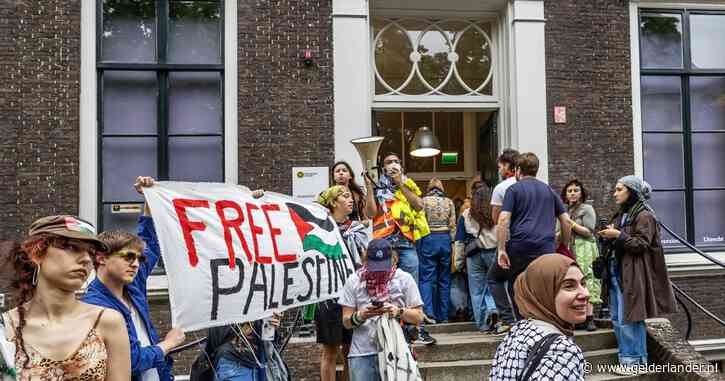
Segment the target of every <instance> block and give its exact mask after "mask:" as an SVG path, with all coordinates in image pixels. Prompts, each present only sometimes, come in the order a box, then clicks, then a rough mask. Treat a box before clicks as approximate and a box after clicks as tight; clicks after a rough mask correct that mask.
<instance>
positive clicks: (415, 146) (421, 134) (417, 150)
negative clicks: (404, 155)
mask: <svg viewBox="0 0 725 381" xmlns="http://www.w3.org/2000/svg"><path fill="white" fill-rule="evenodd" d="M439 153H441V145H440V143H438V138H437V137H436V136H435V134H433V131H431V130H430V128H428V127H427V126H423V127H421V128H419V129H418V131H417V132H416V133H415V137H414V138H413V142H412V143H411V144H410V156H414V157H433V156H435V155H438V154H439Z"/></svg>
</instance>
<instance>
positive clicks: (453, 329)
mask: <svg viewBox="0 0 725 381" xmlns="http://www.w3.org/2000/svg"><path fill="white" fill-rule="evenodd" d="M425 330H426V331H428V333H430V334H431V335H437V334H441V333H461V332H478V327H476V323H474V322H470V321H467V322H462V323H442V324H433V325H426V326H425Z"/></svg>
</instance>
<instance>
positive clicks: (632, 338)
mask: <svg viewBox="0 0 725 381" xmlns="http://www.w3.org/2000/svg"><path fill="white" fill-rule="evenodd" d="M615 260H616V259H615V258H614V257H613V258H612V259H611V260H610V261H609V273H610V274H611V275H610V278H609V286H610V287H609V311H610V314H611V315H612V325H613V326H614V335H615V336H616V337H617V344H618V345H619V362H620V364H623V365H632V364H647V327H646V326H645V324H644V321H638V322H635V323H625V322H624V300H623V298H622V287H621V286H620V284H619V274H618V273H617V265H616V263H615Z"/></svg>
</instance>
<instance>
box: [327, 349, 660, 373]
mask: <svg viewBox="0 0 725 381" xmlns="http://www.w3.org/2000/svg"><path fill="white" fill-rule="evenodd" d="M584 357H585V358H586V360H587V361H588V362H589V363H590V364H592V366H593V367H594V368H596V367H597V366H598V365H605V364H616V363H617V349H602V350H594V351H588V352H584ZM491 361H492V360H462V361H436V362H420V363H419V364H418V366H419V369H420V373H421V376H422V378H423V380H425V381H480V380H481V375H485V374H488V373H489V372H490V371H491ZM337 371H338V377H339V376H340V375H341V374H342V366H341V365H338V367H337ZM643 377H644V378H643ZM652 377H655V378H652ZM586 379H587V380H590V379H591V380H597V381H606V380H648V381H649V380H659V379H662V378H661V377H656V376H654V375H647V376H636V377H632V376H617V375H614V374H592V375H590V376H587V378H586Z"/></svg>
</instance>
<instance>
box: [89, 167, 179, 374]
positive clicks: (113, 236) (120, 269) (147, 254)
mask: <svg viewBox="0 0 725 381" xmlns="http://www.w3.org/2000/svg"><path fill="white" fill-rule="evenodd" d="M153 183H154V179H153V178H151V177H143V176H139V177H138V178H137V179H136V184H135V185H134V187H135V188H136V191H138V192H139V193H141V194H142V195H143V188H144V187H149V186H152V185H153ZM99 238H100V239H101V240H102V241H104V243H105V244H106V245H108V246H109V252H108V253H100V254H97V255H96V258H95V260H94V262H93V263H94V265H95V267H96V279H94V280H93V281H92V282H91V284H90V285H89V286H88V290H87V291H86V294H85V295H84V296H83V301H84V302H86V303H91V304H95V305H98V306H103V307H106V308H112V309H114V310H116V311H118V312H120V313H121V315H122V316H123V318H124V320H125V323H126V329H127V330H128V337H127V340H128V341H129V342H130V345H131V370H132V380H134V381H157V380H161V381H170V380H172V379H173V376H172V374H171V367H172V365H173V360H172V359H171V357H169V356H166V355H167V354H168V353H169V351H170V350H171V349H173V348H174V347H176V346H178V345H180V344H182V343H183V342H184V332H183V331H181V330H180V329H178V328H172V329H171V330H170V331H169V332H168V333H167V334H166V337H165V339H164V340H159V337H158V334H157V333H156V329H155V328H154V325H153V322H152V321H151V316H150V314H149V303H148V298H147V296H146V281H147V280H148V277H149V276H150V275H151V271H152V270H153V268H154V267H155V266H156V263H157V262H158V260H159V257H160V256H161V250H160V248H159V242H158V238H157V237H156V230H155V229H154V221H153V219H151V213H150V211H149V208H148V205H144V212H143V215H142V216H140V217H139V220H138V236H136V235H133V234H130V233H127V232H123V231H108V232H103V233H101V234H100V235H99Z"/></svg>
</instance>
